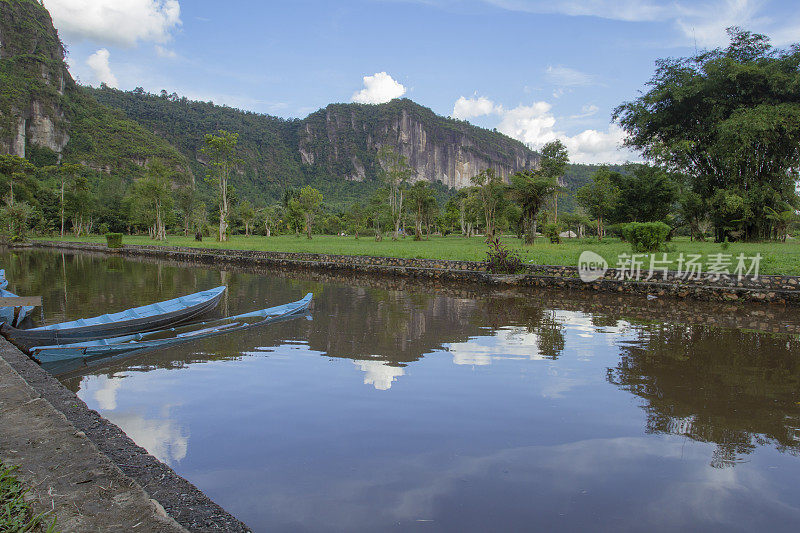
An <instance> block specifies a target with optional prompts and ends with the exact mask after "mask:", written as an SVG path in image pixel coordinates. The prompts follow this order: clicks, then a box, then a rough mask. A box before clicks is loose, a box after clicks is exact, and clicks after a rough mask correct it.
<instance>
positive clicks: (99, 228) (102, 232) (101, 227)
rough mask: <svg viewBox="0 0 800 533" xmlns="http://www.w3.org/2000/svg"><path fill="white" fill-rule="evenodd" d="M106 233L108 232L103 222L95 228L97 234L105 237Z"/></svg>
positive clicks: (106, 225)
mask: <svg viewBox="0 0 800 533" xmlns="http://www.w3.org/2000/svg"><path fill="white" fill-rule="evenodd" d="M108 232H109V228H108V224H106V223H105V222H103V223H102V224H100V225H99V226H97V233H99V234H100V235H105V234H106V233H108Z"/></svg>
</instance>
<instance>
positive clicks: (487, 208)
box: [471, 168, 503, 238]
mask: <svg viewBox="0 0 800 533" xmlns="http://www.w3.org/2000/svg"><path fill="white" fill-rule="evenodd" d="M471 181H472V184H473V185H474V186H475V188H476V189H475V193H476V194H477V196H478V198H479V200H480V204H481V206H483V216H484V220H485V222H486V237H487V238H492V237H494V231H495V224H496V222H497V220H496V219H497V206H498V205H499V204H500V203H501V202H502V200H503V180H502V179H500V176H498V175H497V173H496V172H495V171H494V169H493V168H487V169H486V170H484V171H482V172H479V173H478V174H476V175H475V176H473V177H472V179H471Z"/></svg>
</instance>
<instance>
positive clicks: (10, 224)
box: [0, 202, 34, 242]
mask: <svg viewBox="0 0 800 533" xmlns="http://www.w3.org/2000/svg"><path fill="white" fill-rule="evenodd" d="M33 211H34V209H33V207H31V206H30V205H28V204H27V203H26V202H17V203H15V204H13V205H7V206H5V207H3V208H0V225H2V228H3V229H2V231H3V233H4V234H6V235H7V236H8V238H9V240H11V242H22V241H24V240H25V238H26V237H27V236H28V229H29V227H30V219H31V217H32V216H33Z"/></svg>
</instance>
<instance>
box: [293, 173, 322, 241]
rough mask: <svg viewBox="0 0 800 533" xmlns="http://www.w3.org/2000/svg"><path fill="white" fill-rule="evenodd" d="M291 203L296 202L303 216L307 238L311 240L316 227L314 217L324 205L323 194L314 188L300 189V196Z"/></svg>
mask: <svg viewBox="0 0 800 533" xmlns="http://www.w3.org/2000/svg"><path fill="white" fill-rule="evenodd" d="M291 202H295V203H296V206H297V209H298V210H299V211H300V212H301V213H302V214H303V219H304V220H305V225H306V236H307V237H308V238H309V239H310V238H311V231H312V229H313V226H314V217H316V215H317V211H319V208H320V206H321V205H322V193H321V192H319V191H318V190H317V189H315V188H314V187H309V186H306V187H303V188H302V189H300V194H299V196H298V197H297V198H296V199H295V198H293V199H292V200H291Z"/></svg>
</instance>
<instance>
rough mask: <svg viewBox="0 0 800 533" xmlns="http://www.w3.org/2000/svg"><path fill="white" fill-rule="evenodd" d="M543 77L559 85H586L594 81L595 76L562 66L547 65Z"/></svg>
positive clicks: (592, 83)
mask: <svg viewBox="0 0 800 533" xmlns="http://www.w3.org/2000/svg"><path fill="white" fill-rule="evenodd" d="M545 77H546V78H547V81H549V82H550V83H552V84H554V85H558V86H559V87H586V86H589V85H594V84H595V83H596V82H595V77H594V76H592V75H591V74H585V73H583V72H581V71H579V70H575V69H573V68H568V67H562V66H558V67H554V66H552V65H550V66H548V67H547V68H546V69H545Z"/></svg>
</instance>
